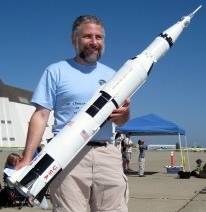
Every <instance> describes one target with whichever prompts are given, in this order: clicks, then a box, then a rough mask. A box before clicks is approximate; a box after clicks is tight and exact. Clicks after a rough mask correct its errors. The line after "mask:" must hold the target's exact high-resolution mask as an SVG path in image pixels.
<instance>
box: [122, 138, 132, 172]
mask: <svg viewBox="0 0 206 212" xmlns="http://www.w3.org/2000/svg"><path fill="white" fill-rule="evenodd" d="M132 147H133V141H132V140H131V138H130V136H129V135H126V137H125V139H124V140H123V148H122V159H123V169H124V171H125V172H127V171H132V170H131V169H130V161H131V159H132Z"/></svg>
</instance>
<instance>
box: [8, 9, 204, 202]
mask: <svg viewBox="0 0 206 212" xmlns="http://www.w3.org/2000/svg"><path fill="white" fill-rule="evenodd" d="M201 7H202V6H199V7H198V8H197V9H196V10H195V11H194V12H192V13H190V14H189V15H187V16H184V17H182V18H181V19H180V20H179V21H178V22H177V23H175V24H174V25H172V26H171V27H169V28H168V29H166V30H165V31H163V32H162V33H161V34H160V35H159V36H157V37H156V38H155V39H154V41H153V42H152V43H151V44H150V45H149V46H148V47H147V48H146V49H145V50H144V51H143V52H142V53H141V54H139V55H137V56H135V57H133V58H131V59H129V60H128V61H126V63H125V64H123V66H122V67H121V68H120V69H119V70H118V72H117V73H116V74H115V75H114V77H113V78H112V79H111V80H110V81H109V82H107V83H106V84H105V85H103V87H102V88H100V90H99V91H97V92H96V93H95V94H94V95H93V97H92V98H91V99H90V100H89V102H88V103H87V104H86V105H84V106H83V107H82V109H81V110H80V111H79V112H78V113H77V114H76V115H75V116H74V117H73V118H72V120H68V124H67V125H66V126H65V127H64V128H63V129H62V130H61V132H60V133H59V134H58V135H57V136H55V137H54V138H53V139H52V140H51V141H50V143H49V144H48V145H47V146H46V147H45V148H44V149H43V150H42V151H41V152H40V153H39V155H38V156H37V157H36V158H34V159H33V160H32V161H31V163H30V164H29V165H28V166H26V167H23V168H22V169H20V170H18V171H16V172H15V173H13V174H12V175H11V176H10V177H9V181H10V182H11V183H13V184H14V185H15V186H16V188H17V189H18V190H19V191H20V192H21V193H22V194H24V195H25V196H31V197H34V199H36V200H39V201H40V200H41V195H40V194H42V192H43V191H45V188H47V186H48V185H49V184H50V182H51V181H52V180H53V179H54V178H55V176H56V175H58V173H59V172H61V170H63V169H64V168H65V167H66V166H67V165H68V164H69V163H70V162H71V161H72V160H73V159H74V158H75V156H76V155H77V154H78V153H79V152H80V151H81V149H82V148H83V147H84V146H85V145H86V144H87V142H88V141H89V140H91V138H92V137H93V136H94V135H95V134H96V133H97V132H98V131H99V130H100V129H101V126H102V125H103V124H104V123H105V121H106V120H107V118H108V117H109V116H110V114H111V113H112V111H113V110H114V109H115V108H118V107H121V106H122V104H123V103H124V100H125V99H126V98H129V97H131V96H132V95H133V94H134V93H135V92H136V91H137V90H138V89H139V88H140V87H141V86H142V84H143V83H144V82H145V81H146V79H147V77H148V75H149V73H150V71H151V69H152V67H153V65H154V64H155V63H156V62H157V61H158V60H159V59H160V58H161V57H163V56H164V55H165V53H166V52H167V51H168V50H169V49H170V48H171V46H172V45H173V44H174V43H175V41H176V40H177V38H178V37H179V36H180V34H181V33H182V31H183V29H184V28H186V27H187V26H188V25H189V23H190V20H191V18H192V17H193V16H194V14H195V13H196V12H197V11H198V10H199V9H200V8H201ZM128 85H129V86H128ZM68 138H70V141H69V142H68ZM5 172H6V170H5Z"/></svg>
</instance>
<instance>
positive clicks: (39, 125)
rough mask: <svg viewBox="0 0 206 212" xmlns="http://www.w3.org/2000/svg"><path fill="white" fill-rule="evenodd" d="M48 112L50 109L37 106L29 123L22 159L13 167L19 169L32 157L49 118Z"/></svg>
mask: <svg viewBox="0 0 206 212" xmlns="http://www.w3.org/2000/svg"><path fill="white" fill-rule="evenodd" d="M49 114H50V110H48V109H45V108H43V107H41V106H37V108H36V110H35V111H34V113H33V115H32V117H31V120H30V123H29V128H28V133H27V139H26V146H25V150H24V153H23V159H22V161H21V162H20V164H19V165H18V166H17V167H15V169H20V168H22V167H24V166H25V165H28V164H29V163H30V161H31V160H32V159H33V155H34V152H35V150H36V149H37V147H38V146H39V144H40V142H41V139H42V136H43V134H44V131H45V128H46V125H47V122H48V119H49Z"/></svg>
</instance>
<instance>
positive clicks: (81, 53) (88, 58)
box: [76, 45, 104, 63]
mask: <svg viewBox="0 0 206 212" xmlns="http://www.w3.org/2000/svg"><path fill="white" fill-rule="evenodd" d="M76 51H77V55H79V57H80V58H82V59H83V60H84V61H85V62H87V63H96V62H97V61H98V60H99V59H100V58H101V56H102V55H103V53H104V48H102V50H101V51H100V52H99V54H98V55H97V56H96V55H95V56H92V55H87V54H85V53H84V50H82V51H80V49H79V47H78V45H77V46H76Z"/></svg>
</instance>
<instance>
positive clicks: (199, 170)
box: [190, 159, 204, 177]
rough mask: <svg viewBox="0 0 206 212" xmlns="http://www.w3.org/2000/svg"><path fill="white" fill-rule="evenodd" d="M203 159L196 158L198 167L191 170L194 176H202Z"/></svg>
mask: <svg viewBox="0 0 206 212" xmlns="http://www.w3.org/2000/svg"><path fill="white" fill-rule="evenodd" d="M203 167H204V164H203V161H202V160H201V159H197V160H196V168H195V169H194V170H193V171H191V173H190V175H191V176H194V177H200V173H201V172H202V171H203Z"/></svg>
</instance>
